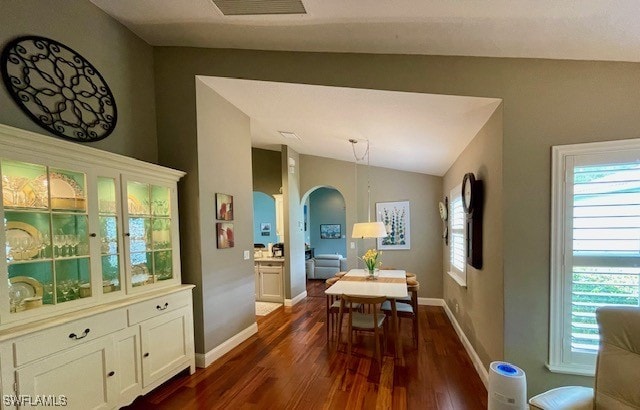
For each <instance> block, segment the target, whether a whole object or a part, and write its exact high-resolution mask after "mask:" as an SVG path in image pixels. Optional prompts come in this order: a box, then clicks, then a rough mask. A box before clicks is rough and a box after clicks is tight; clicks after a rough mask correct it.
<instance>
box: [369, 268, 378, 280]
mask: <svg viewBox="0 0 640 410" xmlns="http://www.w3.org/2000/svg"><path fill="white" fill-rule="evenodd" d="M368 272H369V276H367V279H368V280H376V279H378V275H377V272H376V269H375V268H374V269H368Z"/></svg>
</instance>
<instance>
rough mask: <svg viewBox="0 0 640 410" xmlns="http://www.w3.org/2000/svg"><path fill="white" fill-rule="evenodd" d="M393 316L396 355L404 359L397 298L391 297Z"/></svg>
mask: <svg viewBox="0 0 640 410" xmlns="http://www.w3.org/2000/svg"><path fill="white" fill-rule="evenodd" d="M391 317H392V318H393V338H394V339H393V344H394V347H395V351H396V352H395V354H396V357H397V358H399V359H402V343H400V329H399V326H398V310H397V308H396V300H395V299H391Z"/></svg>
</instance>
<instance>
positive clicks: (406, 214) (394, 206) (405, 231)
mask: <svg viewBox="0 0 640 410" xmlns="http://www.w3.org/2000/svg"><path fill="white" fill-rule="evenodd" d="M376 215H377V220H378V221H379V222H382V223H384V225H385V227H386V228H387V237H386V238H378V249H381V250H402V249H411V229H410V228H411V218H410V217H411V215H410V209H409V201H398V202H378V203H376Z"/></svg>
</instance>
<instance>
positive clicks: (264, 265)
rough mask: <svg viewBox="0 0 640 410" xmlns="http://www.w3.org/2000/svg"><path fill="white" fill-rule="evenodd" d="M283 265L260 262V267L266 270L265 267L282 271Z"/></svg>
mask: <svg viewBox="0 0 640 410" xmlns="http://www.w3.org/2000/svg"><path fill="white" fill-rule="evenodd" d="M282 266H283V265H282V263H281V262H260V267H261V268H265V267H273V268H278V269H282Z"/></svg>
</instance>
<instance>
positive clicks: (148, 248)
mask: <svg viewBox="0 0 640 410" xmlns="http://www.w3.org/2000/svg"><path fill="white" fill-rule="evenodd" d="M127 211H128V217H129V221H128V222H129V223H128V227H129V232H128V236H129V271H130V275H131V285H132V286H133V287H138V286H145V285H149V284H152V283H156V282H158V281H163V280H167V279H171V278H173V258H172V241H171V223H172V222H171V191H170V189H169V188H167V187H164V186H159V185H152V184H146V183H140V182H133V181H129V182H127Z"/></svg>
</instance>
